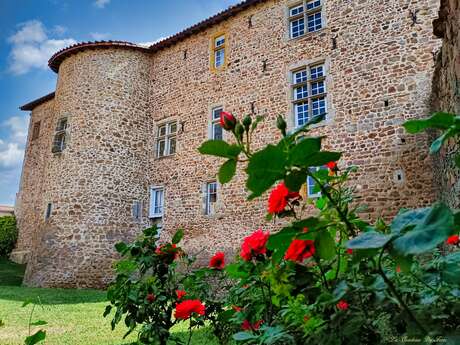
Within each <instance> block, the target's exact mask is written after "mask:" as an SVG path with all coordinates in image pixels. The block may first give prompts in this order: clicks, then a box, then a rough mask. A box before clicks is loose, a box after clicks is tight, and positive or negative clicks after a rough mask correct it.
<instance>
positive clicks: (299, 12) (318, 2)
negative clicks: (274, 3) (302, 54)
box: [289, 0, 324, 38]
mask: <svg viewBox="0 0 460 345" xmlns="http://www.w3.org/2000/svg"><path fill="white" fill-rule="evenodd" d="M323 1H324V0H312V1H308V0H307V1H305V0H304V1H303V2H302V3H300V4H298V5H296V6H293V7H291V8H289V34H290V37H291V38H296V37H300V36H303V35H305V34H306V33H307V32H314V31H318V30H320V29H322V28H323V26H324V25H323V24H324V23H323V13H322V9H323V4H322V2H323Z"/></svg>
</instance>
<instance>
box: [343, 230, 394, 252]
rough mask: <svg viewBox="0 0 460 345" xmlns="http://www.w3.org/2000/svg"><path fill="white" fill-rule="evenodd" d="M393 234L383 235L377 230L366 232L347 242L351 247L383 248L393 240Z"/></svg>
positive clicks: (348, 246)
mask: <svg viewBox="0 0 460 345" xmlns="http://www.w3.org/2000/svg"><path fill="white" fill-rule="evenodd" d="M391 238H392V237H391V236H388V235H383V234H381V233H378V232H375V231H369V232H365V233H363V234H361V235H359V236H357V237H355V238H353V239H351V240H350V241H348V243H347V248H350V249H373V248H382V247H383V246H384V245H385V244H387V243H388V242H389V241H390V240H391Z"/></svg>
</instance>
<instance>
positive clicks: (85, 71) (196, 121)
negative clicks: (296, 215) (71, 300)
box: [13, 0, 441, 287]
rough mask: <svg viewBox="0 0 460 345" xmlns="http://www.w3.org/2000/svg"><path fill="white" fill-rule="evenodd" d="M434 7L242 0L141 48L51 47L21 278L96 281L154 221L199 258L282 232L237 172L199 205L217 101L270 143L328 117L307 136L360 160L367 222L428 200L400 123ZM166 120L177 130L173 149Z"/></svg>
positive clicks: (419, 79) (431, 48)
mask: <svg viewBox="0 0 460 345" xmlns="http://www.w3.org/2000/svg"><path fill="white" fill-rule="evenodd" d="M439 5H440V4H439V1H435V0H418V1H413V0H388V1H363V0H321V1H319V0H317V1H304V2H302V1H290V0H265V1H262V0H247V1H244V2H242V3H240V4H239V5H236V6H234V7H231V8H229V9H228V10H226V11H224V12H221V13H219V14H217V15H215V16H213V17H211V18H209V19H207V20H205V21H203V22H201V23H198V24H196V25H195V26H192V27H191V28H189V29H186V30H184V31H182V32H180V33H178V34H176V35H174V36H172V37H170V38H168V39H166V40H164V41H161V42H159V43H157V44H154V45H153V46H151V47H149V48H142V47H139V46H136V45H134V44H130V43H126V42H117V41H115V42H88V43H81V44H77V45H75V46H72V47H69V48H66V49H64V50H63V51H60V52H58V53H56V54H55V55H54V56H53V57H52V58H51V60H50V62H49V64H50V67H51V68H52V69H53V70H54V71H55V72H57V73H58V81H57V86H56V91H55V93H53V94H50V95H48V96H45V97H43V98H41V99H39V100H36V101H34V102H31V103H29V104H27V105H25V106H23V107H22V108H23V109H24V110H31V111H32V112H31V118H30V127H29V138H28V142H27V148H26V154H25V161H24V167H23V173H22V179H21V185H20V190H19V193H18V198H17V217H18V224H19V231H20V236H19V241H18V245H17V248H16V251H15V253H14V254H13V256H14V257H16V259H18V260H19V259H20V258H21V257H22V258H24V260H27V261H28V266H27V272H26V276H25V283H26V284H27V285H31V286H45V287H103V286H105V285H107V283H108V282H109V281H110V280H111V279H112V276H113V273H112V269H111V265H112V263H113V261H114V260H115V259H116V258H117V256H116V254H115V251H114V244H115V243H117V242H118V241H121V240H124V241H130V240H132V239H133V238H134V237H135V236H137V235H138V234H139V233H140V231H141V230H142V229H143V228H144V227H147V226H149V225H150V224H152V223H154V222H156V223H161V224H162V228H163V231H162V238H163V239H167V238H169V237H170V236H171V234H172V233H173V232H174V231H175V230H176V229H177V228H179V227H183V228H184V229H185V240H184V247H185V248H186V249H187V250H188V251H189V252H192V253H199V256H200V257H201V258H202V260H206V257H207V256H208V255H210V254H212V253H214V252H215V251H216V250H224V251H225V252H227V253H229V254H231V253H234V252H235V249H236V248H237V247H238V245H239V243H240V241H241V239H242V237H243V236H245V235H247V234H249V233H250V232H252V231H254V230H255V229H257V228H259V227H262V228H264V229H276V228H279V224H276V223H275V224H274V223H266V222H265V220H264V214H265V210H266V196H265V197H263V198H261V200H259V201H256V202H247V201H246V196H247V191H246V190H245V187H244V173H243V172H242V171H241V169H240V171H239V172H238V174H237V176H236V178H235V179H234V180H233V181H232V182H231V183H229V184H228V185H227V184H226V185H224V186H217V194H216V202H215V203H213V212H207V211H209V210H207V208H208V207H207V206H208V202H209V203H210V202H211V201H210V200H211V196H210V195H209V194H208V188H207V187H208V186H209V183H210V182H213V181H215V179H216V172H217V170H218V166H219V163H221V162H220V161H219V160H218V159H215V158H212V157H204V156H201V155H200V154H199V153H198V152H197V148H198V147H199V145H200V144H201V143H202V142H203V141H205V140H207V139H209V137H210V135H212V133H213V131H212V115H213V109H214V110H215V107H219V106H220V107H223V108H224V109H225V110H226V111H230V112H232V113H234V114H237V115H239V116H242V115H246V114H254V115H263V116H265V121H264V122H263V124H262V126H261V129H260V130H259V132H258V133H257V134H256V137H255V140H254V141H255V142H254V145H255V147H256V148H257V147H262V146H263V145H266V144H268V143H271V142H274V141H275V140H276V139H277V138H278V135H279V134H278V131H277V130H276V127H275V119H276V117H277V116H278V115H279V114H283V115H284V116H285V118H286V120H287V121H288V123H289V126H290V128H291V129H292V128H294V127H295V125H296V124H299V121H301V120H302V118H305V117H308V116H312V115H313V114H314V113H313V111H314V109H316V111H320V112H326V113H327V115H326V118H327V119H326V121H325V122H324V123H323V124H321V125H320V126H318V127H317V128H316V129H315V130H314V134H320V135H326V136H327V140H326V147H327V148H328V149H333V150H339V151H343V152H344V156H343V158H342V160H341V161H340V163H339V166H348V165H351V164H353V165H357V166H358V167H359V173H357V174H356V175H355V176H354V179H355V180H354V183H355V184H356V185H357V186H358V190H357V191H358V201H359V202H360V203H362V204H367V205H368V210H367V212H366V213H365V214H363V216H364V217H366V218H368V219H376V218H377V217H379V216H382V217H385V218H388V217H391V216H392V215H394V214H395V213H396V212H397V211H398V209H399V208H401V207H419V206H422V205H427V204H429V203H431V202H433V201H434V200H435V198H436V190H437V188H436V184H435V181H434V176H433V170H434V169H433V160H432V158H431V157H430V156H429V155H428V154H427V147H428V140H429V138H428V137H427V136H425V135H418V136H408V135H406V134H405V132H404V130H403V128H402V127H401V124H402V123H403V122H404V121H406V120H408V119H411V118H418V117H425V116H427V115H428V114H429V112H430V93H431V89H432V86H431V83H432V78H433V73H434V65H435V63H434V60H433V52H435V51H436V50H437V49H438V48H439V47H440V45H441V42H440V40H438V39H437V38H436V37H435V36H434V35H433V33H432V21H433V20H434V19H436V18H437V14H438V9H439ZM318 13H319V14H318ZM302 23H303V26H302ZM222 37H223V38H224V39H223V40H222ZM223 42H224V43H223ZM222 47H223V48H224V54H223V55H219V54H220V53H219V52H217V50H219V49H221V48H222ZM216 52H217V53H216ZM216 59H217V60H216ZM216 66H217V67H216ZM318 66H322V70H321V72H320V70H318V69H317V67H318ZM300 71H305V76H303V74H302V73H300ZM297 72H299V73H300V74H299V73H297ZM315 78H317V80H316V81H313V79H315ZM305 80H306V81H305ZM296 81H297V82H305V84H302V85H305V88H304V89H302V87H301V86H302V85H301V86H299V87H298V88H296V87H295V86H293V83H295V82H296ZM299 97H300V100H299ZM303 98H305V100H303ZM300 103H301V104H303V106H300V105H299V104H300ZM307 106H308V107H309V108H308V109H306V107H307ZM62 120H64V122H62ZM164 124H173V126H171V127H170V126H167V127H163V125H164ZM174 124H175V126H174ZM164 128H169V130H170V133H172V134H174V135H173V137H174V139H175V141H174V143H175V145H174V143H173V142H172V141H168V142H169V145H168V146H167V147H168V150H169V151H167V152H166V151H165V150H166V149H165V147H166V146H161V145H163V144H161V136H162V134H165V136H166V137H167V135H168V134H166V132H162V131H163V129H164ZM165 130H166V129H165ZM224 137H225V134H224ZM169 138H171V137H169ZM168 140H169V139H168ZM159 145H160V146H159ZM159 152H161V154H159ZM164 152H166V153H173V154H163V153H164ZM159 156H161V157H159ZM152 187H156V188H158V187H160V188H162V189H161V190H162V191H163V202H162V203H161V202H159V203H158V204H159V205H160V204H161V205H162V206H163V209H162V210H161V218H159V219H158V218H151V217H150V216H151V215H152V206H155V205H152V204H151V203H152V202H153V201H152V200H153V198H152V195H151V192H152V190H155V189H152ZM155 198H156V199H155V200H156V201H158V200H160V199H159V198H160V197H159V196H157V197H155ZM213 198H214V196H212V201H214V199H213ZM156 201H155V202H156ZM161 205H160V206H161ZM153 208H154V207H153ZM158 210H159V209H158ZM158 210H157V211H158ZM154 213H155V212H154ZM157 213H158V212H156V213H155V215H156V216H158V214H157Z"/></svg>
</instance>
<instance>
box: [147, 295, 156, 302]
mask: <svg viewBox="0 0 460 345" xmlns="http://www.w3.org/2000/svg"><path fill="white" fill-rule="evenodd" d="M147 301H148V302H149V303H152V302H153V301H155V295H154V294H153V293H149V294H148V295H147Z"/></svg>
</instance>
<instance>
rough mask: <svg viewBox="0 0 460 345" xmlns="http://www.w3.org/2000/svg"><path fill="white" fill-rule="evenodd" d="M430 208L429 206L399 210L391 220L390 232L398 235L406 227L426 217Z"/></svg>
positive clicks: (412, 225)
mask: <svg viewBox="0 0 460 345" xmlns="http://www.w3.org/2000/svg"><path fill="white" fill-rule="evenodd" d="M430 210H431V208H430V207H425V208H418V209H415V210H401V211H400V212H399V213H398V215H397V216H396V217H395V219H393V221H392V222H391V225H390V227H391V232H392V233H394V234H398V235H399V234H400V233H402V232H404V230H407V229H406V228H408V227H414V226H415V225H416V224H417V223H418V222H420V221H421V220H423V219H424V218H425V217H426V215H427V214H428V213H429V212H430Z"/></svg>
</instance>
